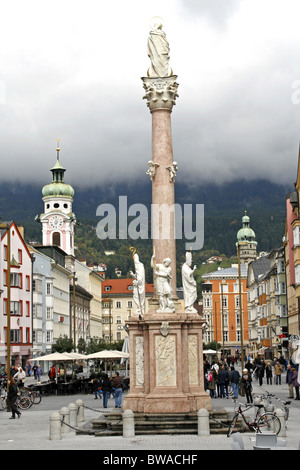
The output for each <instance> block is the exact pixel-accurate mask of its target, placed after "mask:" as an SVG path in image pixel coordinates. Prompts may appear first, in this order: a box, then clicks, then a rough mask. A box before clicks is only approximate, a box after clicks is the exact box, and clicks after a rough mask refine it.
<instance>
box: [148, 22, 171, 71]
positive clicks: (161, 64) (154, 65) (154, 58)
mask: <svg viewBox="0 0 300 470" xmlns="http://www.w3.org/2000/svg"><path fill="white" fill-rule="evenodd" d="M162 26H163V25H162V23H161V21H160V19H159V18H157V20H156V22H155V23H154V24H153V27H152V29H151V31H150V33H149V38H148V56H149V57H150V60H151V73H150V77H153V78H157V77H167V76H168V75H169V59H170V57H169V52H170V47H169V43H168V41H167V38H166V34H165V33H164V31H163V30H162Z"/></svg>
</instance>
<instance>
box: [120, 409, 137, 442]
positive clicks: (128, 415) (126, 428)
mask: <svg viewBox="0 0 300 470" xmlns="http://www.w3.org/2000/svg"><path fill="white" fill-rule="evenodd" d="M122 416H123V437H134V436H135V429H134V414H133V411H132V410H126V411H124V413H123V415H122Z"/></svg>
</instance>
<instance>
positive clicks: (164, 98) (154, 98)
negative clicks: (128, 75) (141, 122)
mask: <svg viewBox="0 0 300 470" xmlns="http://www.w3.org/2000/svg"><path fill="white" fill-rule="evenodd" d="M176 79H177V75H172V76H171V77H163V78H150V77H142V80H143V83H144V89H145V91H146V94H145V96H143V99H146V100H147V106H148V108H149V109H150V112H152V111H155V110H156V109H166V110H169V111H170V112H171V111H172V108H173V106H174V105H175V104H176V103H175V100H176V98H177V96H179V95H178V94H177V90H178V83H176Z"/></svg>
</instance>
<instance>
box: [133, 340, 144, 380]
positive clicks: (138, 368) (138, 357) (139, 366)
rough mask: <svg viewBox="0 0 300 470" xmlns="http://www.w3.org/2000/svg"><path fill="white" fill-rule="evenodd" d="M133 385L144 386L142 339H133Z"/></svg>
mask: <svg viewBox="0 0 300 470" xmlns="http://www.w3.org/2000/svg"><path fill="white" fill-rule="evenodd" d="M135 385H136V386H143V385H144V338H143V336H136V338H135Z"/></svg>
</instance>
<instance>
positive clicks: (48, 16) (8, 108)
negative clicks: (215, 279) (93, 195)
mask: <svg viewBox="0 0 300 470" xmlns="http://www.w3.org/2000/svg"><path fill="white" fill-rule="evenodd" d="M153 16H161V17H162V18H163V19H164V31H165V33H166V35H167V39H168V41H169V44H170V66H171V67H172V69H173V72H174V74H176V75H178V79H177V82H178V83H179V90H178V93H179V98H177V104H176V106H175V107H174V108H173V112H172V115H171V117H172V132H173V151H174V160H176V161H177V162H178V166H179V170H178V173H177V181H178V180H180V181H187V180H190V181H198V182H199V183H200V182H209V181H212V182H224V181H226V182H228V181H232V180H235V179H237V178H247V179H253V178H260V177H262V178H268V179H270V180H272V181H276V182H279V183H284V184H289V183H290V184H293V182H294V181H295V178H296V170H297V162H298V148H299V140H300V28H299V18H300V1H299V0H159V1H158V0H152V1H151V2H145V1H141V0H126V1H125V0H113V1H107V0H105V1H103V0H85V1H84V2H83V1H82V0H81V1H78V0H52V1H48V0H43V1H42V0H27V1H26V2H25V1H24V0H14V1H11V2H9V1H7V2H3V3H2V7H1V17H0V63H1V67H0V142H1V166H0V180H10V181H24V182H30V181H38V182H40V183H41V184H46V183H48V182H49V180H50V179H51V174H50V172H49V169H50V168H51V167H52V166H53V165H54V163H55V160H56V152H55V148H56V139H57V138H60V139H61V141H60V146H61V163H62V165H63V166H64V167H65V168H67V173H66V181H67V182H70V183H71V184H73V185H74V186H80V185H88V184H93V185H98V184H103V182H107V181H109V180H113V181H121V180H124V179H127V178H132V179H133V180H134V179H136V178H141V179H144V178H145V181H147V178H148V177H147V175H145V172H146V170H147V169H148V165H147V162H148V160H149V159H150V158H151V114H150V112H149V109H148V108H147V106H146V101H145V100H143V99H142V98H143V95H144V89H143V85H142V81H141V77H142V76H146V74H147V69H148V67H149V66H150V60H149V58H148V56H147V38H148V33H149V29H150V27H149V24H150V20H151V18H152V17H153Z"/></svg>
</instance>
